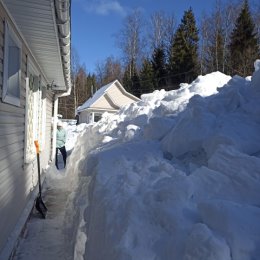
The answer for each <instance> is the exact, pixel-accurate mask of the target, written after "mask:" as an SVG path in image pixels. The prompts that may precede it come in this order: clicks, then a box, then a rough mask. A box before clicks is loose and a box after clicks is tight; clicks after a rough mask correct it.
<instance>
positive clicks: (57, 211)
mask: <svg viewBox="0 0 260 260" xmlns="http://www.w3.org/2000/svg"><path fill="white" fill-rule="evenodd" d="M55 172H56V174H60V175H61V177H62V175H64V176H65V177H63V178H59V179H58V178H56V179H51V180H48V175H47V177H46V179H47V180H46V182H47V183H45V185H44V187H43V201H44V203H45V205H46V207H47V208H48V213H47V216H46V219H42V218H41V216H40V214H39V213H38V212H37V210H36V209H35V208H34V209H33V211H32V213H31V215H30V218H29V220H28V222H27V224H26V227H25V229H24V232H23V234H22V236H21V238H20V239H19V244H18V247H17V248H16V250H15V253H14V256H13V258H12V260H59V259H62V260H71V259H73V254H74V245H73V241H72V239H71V238H72V233H73V228H72V224H71V221H70V219H68V218H69V217H70V218H71V214H66V210H67V204H68V203H69V200H70V196H69V195H70V194H71V193H72V191H71V190H70V189H71V188H70V176H69V174H65V169H62V170H60V171H59V172H58V171H57V170H56V169H55Z"/></svg>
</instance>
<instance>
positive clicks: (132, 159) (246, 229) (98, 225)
mask: <svg viewBox="0 0 260 260" xmlns="http://www.w3.org/2000/svg"><path fill="white" fill-rule="evenodd" d="M255 68H256V70H257V69H258V71H256V72H255V73H254V74H253V77H252V79H251V77H247V78H241V77H239V76H235V77H233V78H231V77H229V76H226V75H224V74H222V73H220V72H214V73H211V74H208V75H205V76H199V77H198V78H197V79H196V80H195V81H194V82H193V83H192V84H182V86H181V88H180V89H179V90H174V91H168V92H166V91H164V90H160V91H154V92H153V93H151V94H147V95H143V96H142V100H141V101H140V102H138V103H135V104H131V105H129V106H127V107H125V108H123V109H122V110H121V111H120V112H119V113H118V114H116V115H114V116H111V115H110V116H109V115H104V116H103V118H102V119H101V121H99V122H98V123H96V124H93V125H86V124H82V125H79V126H77V128H76V126H73V127H72V126H71V127H70V130H69V128H68V130H69V132H70V133H71V135H70V136H72V138H71V140H73V141H71V142H69V143H70V145H71V147H73V151H72V153H71V155H70V157H69V162H68V167H67V170H66V171H64V172H63V174H62V173H61V172H55V171H49V174H47V178H46V186H47V187H48V189H46V192H45V193H46V194H48V190H55V189H56V185H57V184H58V183H61V184H62V185H63V186H62V185H61V187H62V189H63V194H67V198H68V199H67V200H66V202H63V203H64V210H65V212H66V214H65V213H64V214H63V219H62V220H61V221H62V223H65V224H64V227H65V230H67V232H63V234H64V233H65V234H68V233H69V234H70V243H69V246H67V248H68V249H69V250H71V251H70V252H72V251H73V253H71V255H70V257H71V258H69V257H68V258H64V259H76V260H80V259H87V260H104V259H106V260H131V259H132V260H136V259H138V260H159V259H160V260H170V259H180V260H181V259H183V260H220V259H221V260H231V259H232V260H252V259H258V258H259V255H260V235H259V234H260V222H259V219H260V208H259V206H260V189H259V187H260V135H259V133H260V102H259V101H260V61H258V62H256V63H255ZM75 140H76V141H75ZM72 143H73V145H72ZM58 174H60V175H62V177H61V178H60V177H59V178H57V176H58ZM64 180H66V181H64ZM64 187H65V188H64ZM56 194H57V200H59V197H61V196H58V194H59V192H58V191H57V192H56ZM54 201H55V200H53V203H54ZM56 203H57V202H56ZM59 220H60V219H58V218H57V219H56V221H57V222H58V221H59ZM47 221H48V219H47ZM42 223H43V222H42ZM33 243H35V242H30V243H29V244H30V245H31V246H32V245H33ZM61 250H63V247H61ZM25 251H26V248H23V247H22V246H21V248H20V252H25ZM64 256H66V257H67V254H65V253H64ZM30 257H31V258H30ZM30 257H27V258H24V259H27V260H30V259H40V258H33V255H32V256H30ZM17 259H22V258H17ZM46 259H47V258H46ZM48 259H49V258H48ZM53 259H54V258H53ZM57 259H61V258H57Z"/></svg>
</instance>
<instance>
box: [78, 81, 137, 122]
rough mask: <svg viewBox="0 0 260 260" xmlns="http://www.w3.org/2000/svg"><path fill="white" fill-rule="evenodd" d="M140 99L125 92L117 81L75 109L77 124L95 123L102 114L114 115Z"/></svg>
mask: <svg viewBox="0 0 260 260" xmlns="http://www.w3.org/2000/svg"><path fill="white" fill-rule="evenodd" d="M139 100H140V99H139V98H138V97H136V96H134V95H132V94H131V93H129V92H127V91H126V90H125V89H124V87H123V86H122V85H121V84H120V82H119V81H118V80H114V81H113V82H111V83H109V84H107V85H105V86H103V87H101V88H100V89H99V90H98V91H97V92H96V93H95V94H94V95H93V96H92V97H91V98H89V99H88V100H87V101H86V102H85V103H84V104H83V105H81V106H79V107H78V108H77V114H78V116H79V123H93V122H97V121H98V120H99V119H100V118H101V116H102V114H103V113H104V112H108V113H115V112H117V111H118V110H119V109H120V108H121V107H123V106H125V105H128V104H131V103H133V102H136V101H139Z"/></svg>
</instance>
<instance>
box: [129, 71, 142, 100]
mask: <svg viewBox="0 0 260 260" xmlns="http://www.w3.org/2000/svg"><path fill="white" fill-rule="evenodd" d="M131 81H132V89H131V93H132V94H133V95H135V96H136V97H141V85H140V78H139V75H138V72H137V69H136V67H134V71H133V76H132V78H131Z"/></svg>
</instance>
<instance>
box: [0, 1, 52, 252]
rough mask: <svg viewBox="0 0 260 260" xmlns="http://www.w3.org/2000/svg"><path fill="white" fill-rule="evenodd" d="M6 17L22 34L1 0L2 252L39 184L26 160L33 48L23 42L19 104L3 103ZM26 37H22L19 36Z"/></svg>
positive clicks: (44, 158)
mask: <svg viewBox="0 0 260 260" xmlns="http://www.w3.org/2000/svg"><path fill="white" fill-rule="evenodd" d="M4 19H7V20H8V22H9V24H10V25H11V26H12V28H13V29H14V30H15V32H16V35H18V36H19V33H18V31H17V30H16V28H15V26H14V24H13V23H12V21H11V19H10V18H9V17H8V14H7V12H5V10H4V7H3V6H2V4H1V1H0V230H1V231H0V252H1V251H2V250H3V248H4V247H5V245H6V243H7V241H8V238H9V237H10V235H11V233H12V232H13V231H14V228H15V226H16V224H17V222H18V220H19V218H20V217H21V215H22V212H23V210H24V208H25V207H26V205H27V203H28V201H29V200H30V199H31V197H32V194H33V191H34V189H35V188H36V187H37V162H36V157H35V159H34V160H32V161H31V162H30V163H26V164H25V162H24V148H25V147H24V146H25V114H26V112H25V111H26V109H25V106H26V73H27V55H28V56H29V55H30V52H29V50H28V49H27V48H26V45H25V44H24V43H23V46H22V75H21V78H22V81H21V86H20V94H21V95H20V101H21V105H20V106H19V107H17V106H14V105H11V104H7V103H3V101H2V88H3V69H4V68H3V66H4V65H3V64H4V53H3V49H4ZM19 38H20V40H21V41H22V38H21V37H19ZM52 98H53V97H52V94H51V92H49V91H47V93H46V115H47V117H46V131H45V147H44V150H43V151H42V160H41V167H42V168H45V167H46V166H47V163H48V161H49V158H50V149H51V145H50V144H51V116H52Z"/></svg>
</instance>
